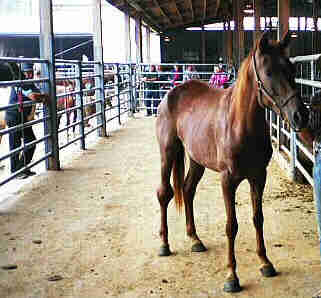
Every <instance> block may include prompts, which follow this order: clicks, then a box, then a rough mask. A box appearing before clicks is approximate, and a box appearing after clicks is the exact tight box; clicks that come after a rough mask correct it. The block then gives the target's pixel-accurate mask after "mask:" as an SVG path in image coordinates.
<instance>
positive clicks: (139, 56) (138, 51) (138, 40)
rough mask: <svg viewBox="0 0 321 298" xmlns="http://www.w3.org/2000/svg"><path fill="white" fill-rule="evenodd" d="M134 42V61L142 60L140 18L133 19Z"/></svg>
mask: <svg viewBox="0 0 321 298" xmlns="http://www.w3.org/2000/svg"><path fill="white" fill-rule="evenodd" d="M135 44H136V63H138V64H139V63H142V62H143V44H142V19H141V17H138V18H136V19H135Z"/></svg>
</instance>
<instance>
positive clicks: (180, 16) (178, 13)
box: [174, 2, 183, 22]
mask: <svg viewBox="0 0 321 298" xmlns="http://www.w3.org/2000/svg"><path fill="white" fill-rule="evenodd" d="M174 7H175V10H176V12H177V15H178V17H179V18H180V20H181V22H183V16H182V14H181V12H180V11H179V9H178V7H177V4H176V2H174Z"/></svg>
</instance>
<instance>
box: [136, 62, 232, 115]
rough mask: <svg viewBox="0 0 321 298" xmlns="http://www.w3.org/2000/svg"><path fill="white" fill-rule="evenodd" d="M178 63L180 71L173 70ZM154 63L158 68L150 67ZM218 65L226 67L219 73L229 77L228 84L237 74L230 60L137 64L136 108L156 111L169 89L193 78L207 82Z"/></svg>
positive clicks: (148, 111) (217, 68) (151, 112)
mask: <svg viewBox="0 0 321 298" xmlns="http://www.w3.org/2000/svg"><path fill="white" fill-rule="evenodd" d="M175 66H176V67H177V68H178V69H177V71H175V70H174V67H175ZM152 67H155V71H151V68H152ZM219 69H223V71H221V72H220V75H222V76H226V77H227V78H228V80H227V82H226V83H225V84H224V86H222V87H223V88H226V87H228V86H229V85H231V84H232V83H233V82H234V81H235V78H236V70H235V68H234V67H233V66H229V65H227V64H223V63H222V64H182V63H161V64H150V63H141V64H138V65H137V94H136V97H135V103H136V110H137V111H144V112H145V113H146V114H147V115H148V116H150V115H153V114H154V115H156V110H157V107H158V105H159V103H160V102H161V100H162V98H163V97H164V96H165V94H166V93H167V92H168V90H170V89H171V88H173V87H174V86H176V85H178V84H181V83H183V82H186V81H188V80H190V79H197V80H201V81H203V82H206V83H208V82H210V79H211V77H212V76H213V75H215V74H216V75H217V71H218V70H219ZM175 75H176V77H175ZM151 79H153V80H151Z"/></svg>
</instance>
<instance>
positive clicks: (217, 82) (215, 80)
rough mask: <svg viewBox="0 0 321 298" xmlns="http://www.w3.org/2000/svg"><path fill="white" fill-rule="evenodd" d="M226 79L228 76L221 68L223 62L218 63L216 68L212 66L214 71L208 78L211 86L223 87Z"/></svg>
mask: <svg viewBox="0 0 321 298" xmlns="http://www.w3.org/2000/svg"><path fill="white" fill-rule="evenodd" d="M227 81H228V76H227V75H226V73H225V71H224V69H223V64H222V63H220V64H219V66H218V68H214V73H213V74H212V76H211V78H210V81H209V85H210V86H211V87H213V88H224V85H225V84H226V83H227Z"/></svg>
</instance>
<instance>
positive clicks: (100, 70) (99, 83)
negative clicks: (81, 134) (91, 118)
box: [92, 0, 107, 137]
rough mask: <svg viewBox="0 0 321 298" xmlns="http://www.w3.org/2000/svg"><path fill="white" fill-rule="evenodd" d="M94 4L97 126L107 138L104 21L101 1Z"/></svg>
mask: <svg viewBox="0 0 321 298" xmlns="http://www.w3.org/2000/svg"><path fill="white" fill-rule="evenodd" d="M92 4H93V10H92V11H93V16H92V18H93V27H92V28H93V41H94V60H95V61H97V62H98V63H95V74H97V75H98V77H95V86H96V87H97V88H98V89H97V90H96V92H95V94H96V99H97V100H99V101H100V102H98V103H97V104H96V111H97V113H98V116H97V125H101V124H102V127H101V128H99V129H98V136H99V137H106V135H107V134H106V120H105V94H104V59H103V46H102V21H101V0H92Z"/></svg>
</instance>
